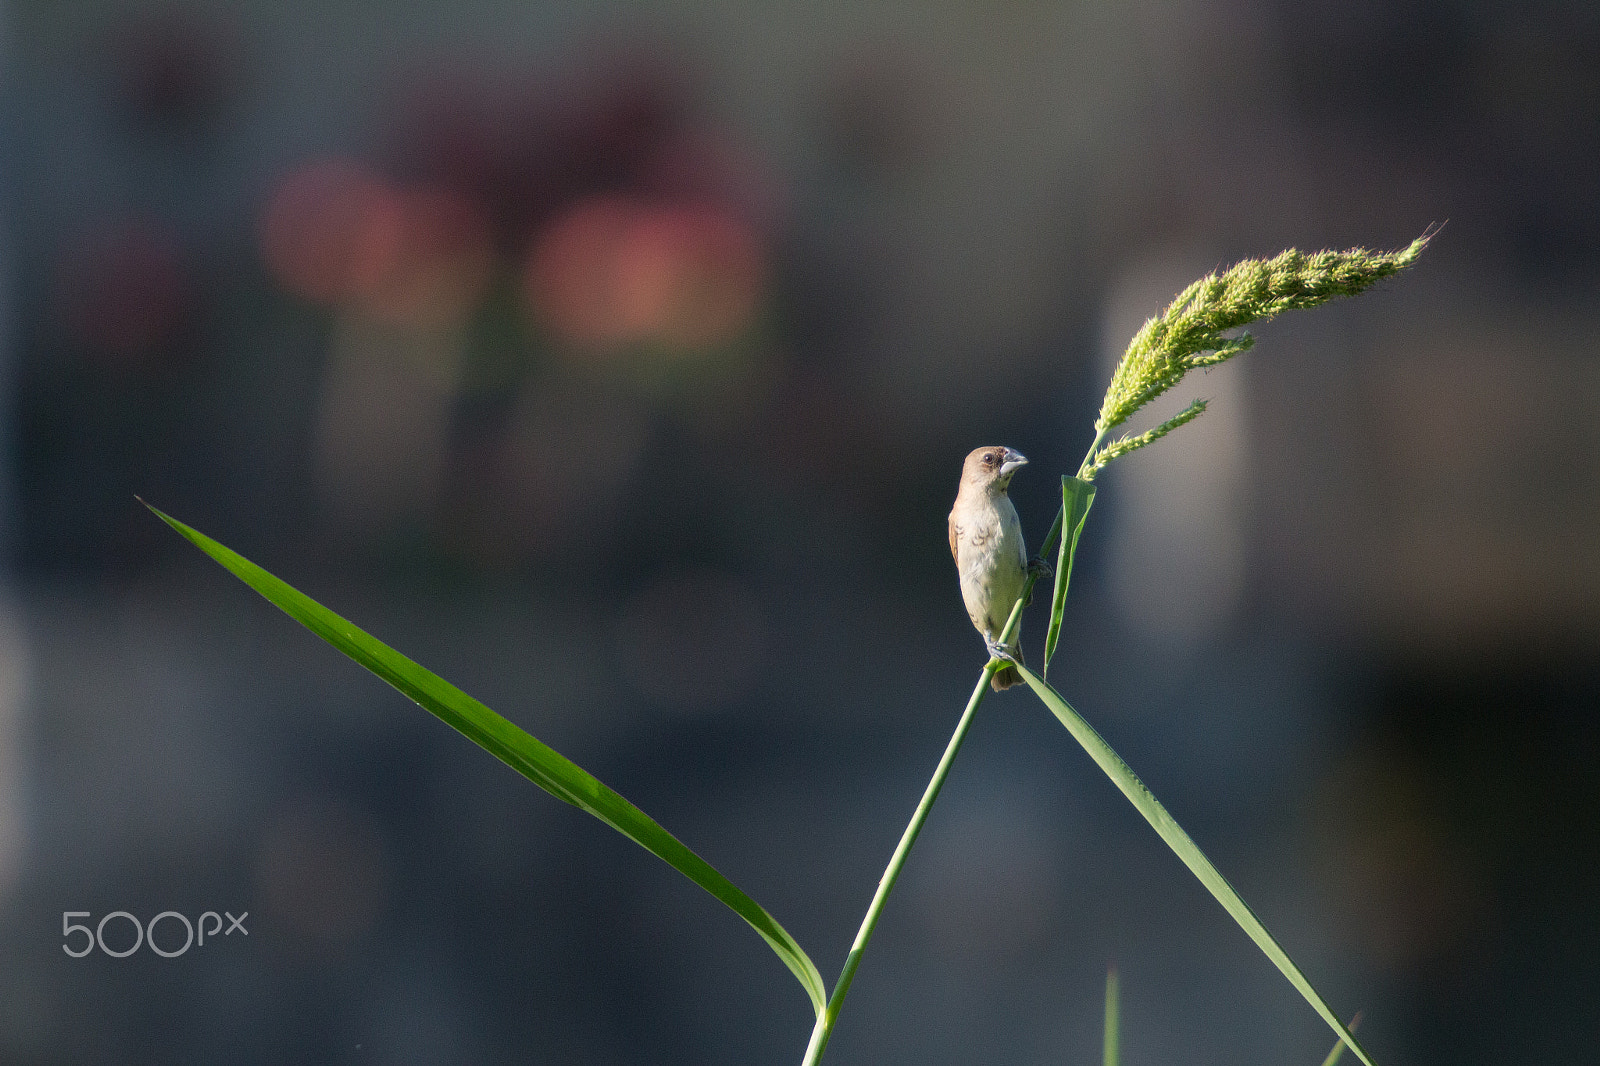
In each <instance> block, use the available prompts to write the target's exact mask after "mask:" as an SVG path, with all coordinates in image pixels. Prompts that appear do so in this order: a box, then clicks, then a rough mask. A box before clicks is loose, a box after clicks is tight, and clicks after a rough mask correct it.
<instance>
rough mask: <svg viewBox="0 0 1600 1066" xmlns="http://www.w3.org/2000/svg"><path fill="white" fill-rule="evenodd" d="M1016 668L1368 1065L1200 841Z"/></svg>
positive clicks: (1095, 736) (1076, 718) (1035, 680)
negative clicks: (1198, 842)
mask: <svg viewBox="0 0 1600 1066" xmlns="http://www.w3.org/2000/svg"><path fill="white" fill-rule="evenodd" d="M1017 669H1018V670H1019V671H1020V672H1021V674H1022V679H1023V680H1024V681H1026V682H1027V683H1028V687H1029V688H1031V689H1033V691H1034V694H1035V695H1037V696H1038V697H1039V699H1041V700H1043V701H1044V705H1045V706H1046V707H1048V708H1050V711H1051V713H1053V714H1054V715H1055V716H1056V717H1057V718H1059V719H1060V720H1061V724H1062V725H1064V726H1066V727H1067V731H1068V732H1070V733H1071V734H1072V736H1073V738H1074V739H1075V740H1077V742H1078V743H1079V744H1081V745H1083V749H1084V750H1085V751H1087V752H1088V753H1089V757H1090V758H1092V759H1094V761H1095V762H1096V763H1098V764H1099V766H1100V769H1102V770H1104V771H1105V774H1106V776H1107V777H1109V778H1111V781H1112V783H1113V784H1115V785H1116V786H1117V787H1118V788H1119V789H1121V790H1122V794H1123V795H1124V796H1127V797H1128V801H1129V802H1130V803H1132V804H1133V805H1134V807H1135V808H1137V809H1138V811H1139V813H1140V814H1142V815H1144V817H1145V821H1147V822H1149V823H1150V825H1151V826H1152V827H1153V828H1154V829H1155V831H1156V832H1157V833H1158V834H1160V836H1161V839H1162V840H1165V841H1166V842H1167V846H1168V847H1169V848H1171V849H1172V850H1173V851H1174V852H1176V853H1177V855H1178V858H1180V859H1182V860H1183V863H1184V865H1185V866H1187V867H1189V869H1190V871H1191V872H1193V874H1194V875H1195V876H1196V877H1198V878H1199V879H1200V883H1201V884H1203V885H1205V886H1206V888H1207V889H1208V890H1209V891H1210V892H1211V894H1212V895H1213V896H1215V897H1216V900H1217V902H1218V903H1220V904H1222V906H1223V907H1224V908H1225V909H1226V910H1227V912H1228V913H1229V914H1231V915H1233V920H1234V921H1236V922H1238V923H1239V926H1240V928H1242V929H1243V930H1244V931H1245V932H1246V933H1248V934H1250V939H1251V940H1254V941H1255V942H1256V946H1257V947H1259V948H1260V949H1261V950H1262V951H1263V952H1265V953H1266V956H1267V958H1269V959H1271V960H1272V962H1273V964H1274V965H1276V966H1277V967H1278V969H1279V971H1280V972H1282V974H1283V976H1284V977H1286V978H1288V979H1289V983H1290V984H1292V985H1294V987H1295V988H1296V989H1298V990H1299V992H1300V994H1301V995H1302V996H1304V997H1305V999H1306V1002H1307V1003H1309V1004H1311V1006H1312V1007H1314V1008H1315V1009H1316V1012H1317V1013H1318V1014H1320V1015H1322V1018H1323V1020H1324V1021H1326V1022H1327V1023H1328V1025H1329V1026H1331V1027H1332V1028H1333V1031H1334V1032H1335V1033H1337V1034H1338V1036H1339V1039H1340V1040H1342V1041H1344V1042H1345V1043H1346V1044H1348V1045H1350V1050H1351V1051H1354V1052H1355V1053H1356V1055H1357V1056H1358V1057H1359V1058H1360V1059H1361V1061H1362V1062H1364V1063H1366V1066H1373V1062H1372V1059H1371V1058H1370V1057H1369V1056H1368V1055H1367V1053H1366V1051H1365V1049H1363V1048H1362V1046H1361V1045H1360V1044H1359V1043H1357V1042H1356V1038H1355V1037H1354V1036H1352V1035H1351V1033H1350V1030H1349V1029H1347V1028H1345V1026H1344V1024H1343V1023H1342V1022H1340V1021H1339V1017H1338V1015H1336V1014H1334V1013H1333V1011H1332V1010H1331V1009H1330V1008H1329V1007H1328V1004H1327V1002H1326V1001H1325V1000H1323V998H1322V996H1321V995H1320V994H1318V992H1317V990H1316V989H1315V988H1313V987H1311V982H1310V981H1308V980H1306V976H1305V974H1303V973H1301V972H1300V967H1298V966H1296V965H1295V964H1294V960H1293V959H1291V958H1289V954H1288V952H1286V951H1284V950H1283V948H1282V947H1281V946H1280V945H1279V944H1278V942H1277V940H1275V939H1273V936H1272V934H1271V933H1269V932H1267V927H1266V926H1264V925H1262V924H1261V919H1259V918H1257V917H1256V915H1255V912H1254V911H1252V910H1251V909H1250V907H1249V905H1248V904H1246V903H1245V901H1244V900H1243V898H1241V897H1240V895H1239V893H1238V892H1236V891H1235V890H1234V887H1233V886H1232V885H1230V884H1229V883H1228V881H1227V878H1225V877H1223V876H1222V874H1221V873H1220V872H1219V871H1218V870H1217V868H1216V867H1215V866H1213V865H1212V864H1211V860H1210V859H1208V858H1206V856H1205V853H1204V852H1202V851H1201V850H1200V846H1199V845H1198V844H1196V843H1195V842H1194V841H1193V840H1192V839H1190V837H1189V834H1188V833H1186V832H1184V830H1183V827H1182V826H1181V825H1179V824H1178V823H1177V821H1176V820H1175V819H1174V818H1173V817H1172V815H1170V814H1168V813H1167V809H1166V808H1165V807H1163V806H1162V805H1161V801H1160V800H1158V799H1156V797H1155V795H1154V793H1152V792H1151V791H1150V790H1149V789H1148V788H1146V787H1145V783H1144V782H1143V781H1141V780H1139V775H1138V774H1135V773H1134V772H1133V769H1132V768H1131V767H1129V766H1128V764H1127V763H1125V762H1123V761H1122V756H1120V755H1118V754H1117V753H1116V751H1115V750H1113V749H1112V747H1111V745H1110V744H1107V743H1106V742H1105V739H1104V738H1103V737H1101V736H1100V734H1099V733H1097V732H1095V729H1094V727H1093V726H1091V725H1090V724H1089V723H1088V722H1087V721H1085V720H1084V718H1083V716H1082V715H1080V714H1079V713H1078V712H1077V711H1075V710H1073V709H1072V707H1071V706H1070V705H1069V704H1068V703H1067V701H1066V700H1064V699H1062V698H1061V694H1060V693H1059V692H1057V691H1056V690H1055V689H1053V688H1051V687H1050V685H1049V684H1048V683H1046V682H1045V681H1043V680H1041V679H1040V678H1039V676H1038V675H1036V674H1035V673H1034V672H1033V671H1031V670H1029V669H1028V668H1027V667H1024V666H1019V667H1018V668H1017Z"/></svg>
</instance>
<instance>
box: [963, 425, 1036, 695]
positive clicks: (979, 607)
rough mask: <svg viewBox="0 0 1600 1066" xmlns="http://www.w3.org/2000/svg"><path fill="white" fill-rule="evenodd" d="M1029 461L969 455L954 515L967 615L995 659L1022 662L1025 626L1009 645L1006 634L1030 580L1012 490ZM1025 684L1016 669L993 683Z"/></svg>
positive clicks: (1011, 455) (990, 452)
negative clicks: (1003, 641)
mask: <svg viewBox="0 0 1600 1066" xmlns="http://www.w3.org/2000/svg"><path fill="white" fill-rule="evenodd" d="M1027 461H1028V460H1027V459H1026V458H1025V457H1024V456H1023V455H1022V454H1021V453H1020V452H1017V451H1013V450H1012V449H1010V448H1002V447H1000V446H998V445H989V446H986V447H983V448H978V449H977V450H975V451H973V452H972V454H970V455H968V456H967V462H966V465H965V466H963V467H962V468H961V489H960V491H959V492H957V493H956V504H955V506H954V507H953V508H951V510H950V554H951V555H953V556H955V560H956V569H957V570H959V571H960V573H961V599H962V600H963V601H965V603H966V605H967V616H968V617H969V618H971V619H972V624H973V625H974V626H976V627H977V630H978V632H979V633H982V634H983V642H984V644H985V645H986V646H987V647H988V648H989V654H991V655H995V656H999V657H1001V658H1009V659H1014V660H1016V661H1017V662H1019V663H1020V662H1022V661H1023V658H1022V639H1021V638H1022V627H1021V625H1020V624H1019V625H1018V627H1017V632H1016V633H1014V634H1012V642H1011V643H1010V644H1009V645H1002V644H1000V643H999V640H1000V631H1001V630H1002V629H1004V628H1005V626H1006V620H1007V619H1009V618H1010V617H1011V608H1012V607H1013V606H1015V605H1016V602H1017V597H1018V596H1020V595H1022V589H1023V586H1024V585H1025V584H1026V583H1027V579H1028V549H1027V548H1026V547H1025V546H1024V545H1023V543H1022V523H1021V522H1019V521H1018V520H1017V509H1016V508H1015V507H1013V506H1011V498H1010V497H1009V496H1007V495H1006V487H1007V486H1008V485H1010V484H1011V475H1012V474H1014V473H1016V472H1017V468H1018V467H1020V466H1022V465H1023V464H1024V463H1026V462H1027ZM1021 680H1022V676H1021V675H1020V674H1018V673H1017V670H1016V667H1014V666H1007V667H1005V668H1004V669H1001V670H999V671H997V672H996V673H995V675H994V678H993V679H992V680H991V682H990V684H991V685H992V686H993V687H994V690H995V691H996V692H999V691H1000V690H1001V689H1003V688H1010V687H1011V686H1012V685H1015V684H1017V683H1018V682H1020V681H1021Z"/></svg>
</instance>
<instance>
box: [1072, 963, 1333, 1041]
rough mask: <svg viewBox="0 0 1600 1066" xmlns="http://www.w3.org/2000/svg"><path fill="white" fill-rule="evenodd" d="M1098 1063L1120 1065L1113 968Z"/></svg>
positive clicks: (1119, 1020) (1118, 1010)
mask: <svg viewBox="0 0 1600 1066" xmlns="http://www.w3.org/2000/svg"><path fill="white" fill-rule="evenodd" d="M1343 1046H1344V1045H1342V1044H1341V1045H1340V1047H1343ZM1100 1061H1101V1063H1102V1064H1103V1066H1121V1064H1122V994H1121V989H1120V987H1119V982H1118V980H1117V968H1116V967H1115V966H1112V967H1110V968H1109V969H1107V970H1106V1026H1105V1036H1104V1039H1103V1040H1102V1041H1101V1052H1100Z"/></svg>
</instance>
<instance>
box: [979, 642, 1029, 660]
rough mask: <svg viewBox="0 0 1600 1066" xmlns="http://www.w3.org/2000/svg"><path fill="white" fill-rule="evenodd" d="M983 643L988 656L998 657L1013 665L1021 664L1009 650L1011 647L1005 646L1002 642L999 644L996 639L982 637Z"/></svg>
mask: <svg viewBox="0 0 1600 1066" xmlns="http://www.w3.org/2000/svg"><path fill="white" fill-rule="evenodd" d="M983 644H984V647H986V648H988V649H989V658H991V659H999V660H1001V661H1002V662H1008V663H1011V664H1012V665H1014V666H1021V665H1022V664H1021V663H1019V662H1017V657H1016V655H1014V654H1013V653H1012V652H1011V649H1010V648H1007V647H1006V646H1005V645H1004V644H1001V643H1000V642H999V641H998V640H993V639H991V638H989V637H984V638H983Z"/></svg>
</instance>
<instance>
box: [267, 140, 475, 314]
mask: <svg viewBox="0 0 1600 1066" xmlns="http://www.w3.org/2000/svg"><path fill="white" fill-rule="evenodd" d="M261 240H262V248H263V252H264V254H265V256H266V260H267V265H268V267H269V268H270V269H271V270H272V272H273V274H274V275H275V276H276V277H277V279H278V280H279V282H280V283H281V284H283V286H284V287H285V288H287V289H289V291H291V292H294V293H296V294H297V295H300V296H303V297H306V298H307V299H310V300H314V301H316V302H318V303H323V304H334V305H341V306H353V307H357V308H359V309H360V310H363V311H365V312H367V313H369V314H372V315H373V316H375V317H378V318H381V319H384V320H386V321H397V322H405V321H411V320H416V319H424V320H430V321H435V320H438V319H440V318H445V319H448V318H451V317H459V316H461V315H464V314H465V313H466V312H468V311H470V309H471V307H472V305H473V304H474V302H475V301H476V300H477V298H478V296H479V294H480V293H481V292H482V289H483V286H484V284H485V282H486V281H487V280H488V275H489V270H490V267H491V265H492V259H491V251H490V246H489V230H488V226H487V224H486V222H485V220H484V219H483V216H482V212H481V211H480V210H479V209H478V208H477V207H476V205H475V204H473V203H472V202H471V201H469V200H467V199H466V198H464V197H462V196H460V195H458V194H456V193H453V192H449V191H446V190H443V189H434V188H427V187H424V188H414V189H412V188H397V187H395V186H392V185H390V184H389V183H387V182H385V181H384V180H382V179H381V178H379V177H378V176H377V175H375V174H373V173H372V172H371V171H369V170H368V169H366V168H365V167H363V166H362V165H361V164H359V163H355V162H353V161H350V160H344V159H323V160H317V161H314V162H311V163H308V164H306V165H305V166H303V167H301V168H300V169H298V170H296V171H294V172H293V173H291V174H289V175H288V176H287V177H286V178H284V179H283V180H282V181H281V182H280V183H279V184H278V186H277V188H276V189H274V190H273V192H272V194H271V196H270V198H269V200H268V203H267V208H266V212H265V215H264V217H263V219H262V225H261Z"/></svg>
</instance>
